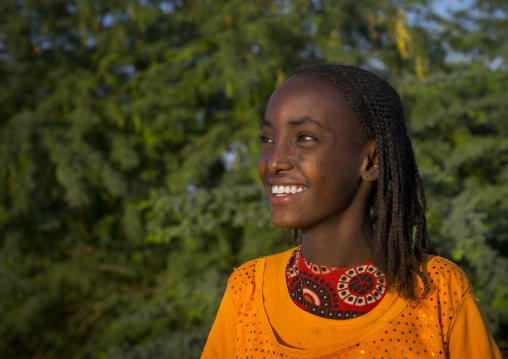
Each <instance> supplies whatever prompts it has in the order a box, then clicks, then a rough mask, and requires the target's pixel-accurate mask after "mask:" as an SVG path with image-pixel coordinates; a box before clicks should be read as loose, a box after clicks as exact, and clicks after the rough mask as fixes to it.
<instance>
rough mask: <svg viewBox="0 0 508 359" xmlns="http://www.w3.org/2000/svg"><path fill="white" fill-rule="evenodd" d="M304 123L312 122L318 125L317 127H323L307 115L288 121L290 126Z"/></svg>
mask: <svg viewBox="0 0 508 359" xmlns="http://www.w3.org/2000/svg"><path fill="white" fill-rule="evenodd" d="M304 123H312V124H314V125H318V126H319V127H321V128H323V126H322V125H321V124H320V123H319V121H316V120H313V119H312V118H310V117H309V116H303V117H300V118H297V119H295V120H291V121H289V124H290V125H292V126H299V125H303V124H304Z"/></svg>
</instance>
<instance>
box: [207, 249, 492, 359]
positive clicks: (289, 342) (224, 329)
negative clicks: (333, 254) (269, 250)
mask: <svg viewBox="0 0 508 359" xmlns="http://www.w3.org/2000/svg"><path fill="white" fill-rule="evenodd" d="M291 253H292V250H290V251H287V252H284V253H281V254H277V255H274V256H269V257H266V258H262V259H257V260H254V261H251V262H249V263H247V264H245V265H243V266H242V267H240V268H238V269H237V270H236V271H235V272H234V273H233V274H232V276H231V278H230V281H229V285H228V288H227V290H226V294H225V295H224V298H223V300H222V304H221V307H220V309H219V312H218V314H217V318H216V320H215V323H214V325H213V328H212V331H211V332H210V335H209V337H208V341H207V344H206V346H205V349H204V351H203V354H202V358H206V359H213V358H355V357H356V358H378V359H379V358H381V357H383V358H421V357H429V358H482V359H487V358H501V354H500V353H499V349H498V348H497V346H496V344H495V343H494V341H493V339H492V336H491V335H490V332H489V330H488V328H487V326H486V325H485V323H484V321H483V319H482V315H481V312H480V310H479V309H478V306H477V301H476V299H475V297H474V295H473V293H472V291H471V288H470V283H469V282H468V280H467V277H466V276H465V274H464V273H463V272H462V271H461V270H460V268H459V267H457V266H456V265H455V264H453V263H451V262H449V261H447V260H446V259H443V258H440V257H433V258H429V261H428V263H427V266H426V270H427V271H428V274H429V279H430V280H431V286H432V288H431V292H430V293H429V294H428V295H427V296H426V298H425V299H422V300H421V301H420V302H419V303H417V304H415V303H410V302H408V301H407V300H405V299H403V298H400V297H398V296H397V294H396V293H393V292H389V293H387V294H386V296H385V298H384V299H383V300H382V301H381V302H380V303H379V304H378V305H377V306H376V307H375V308H374V309H373V310H372V311H370V312H369V313H367V314H365V315H363V316H361V317H358V318H353V319H348V320H332V319H326V318H321V317H318V316H316V315H314V314H311V313H308V312H305V311H303V310H302V309H300V308H298V307H297V306H296V305H295V304H294V303H293V302H292V300H291V297H290V296H289V293H288V290H287V286H286V279H285V267H286V264H287V261H288V260H289V257H290V255H291Z"/></svg>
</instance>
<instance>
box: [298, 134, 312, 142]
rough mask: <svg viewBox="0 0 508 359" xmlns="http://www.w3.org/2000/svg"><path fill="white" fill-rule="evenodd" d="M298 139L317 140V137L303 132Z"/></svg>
mask: <svg viewBox="0 0 508 359" xmlns="http://www.w3.org/2000/svg"><path fill="white" fill-rule="evenodd" d="M298 140H299V141H314V140H316V137H314V136H311V135H308V134H305V133H302V134H300V135H298Z"/></svg>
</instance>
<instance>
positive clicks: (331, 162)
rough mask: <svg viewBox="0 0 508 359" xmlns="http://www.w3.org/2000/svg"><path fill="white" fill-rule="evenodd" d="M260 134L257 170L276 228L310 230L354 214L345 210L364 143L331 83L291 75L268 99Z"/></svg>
mask: <svg viewBox="0 0 508 359" xmlns="http://www.w3.org/2000/svg"><path fill="white" fill-rule="evenodd" d="M261 132H262V134H261V142H262V150H261V155H260V157H259V162H258V171H259V176H260V178H261V181H262V182H263V185H264V188H265V191H266V193H267V194H268V196H269V197H270V202H271V219H272V222H273V224H274V225H275V226H277V227H280V228H296V229H303V230H311V229H314V228H317V226H326V225H333V226H336V225H337V224H339V223H341V222H343V221H347V220H348V217H350V216H354V215H358V214H355V213H356V212H355V211H352V210H350V208H351V207H352V203H354V202H355V200H356V201H357V200H358V199H357V197H358V192H359V187H360V185H361V183H362V177H361V168H362V166H365V161H366V157H368V151H367V149H366V148H367V146H366V145H361V144H359V138H361V128H360V124H359V121H358V119H357V116H356V114H355V112H354V111H353V110H352V108H351V106H350V105H349V103H348V102H347V101H346V99H345V98H344V95H343V94H342V93H341V92H340V91H339V90H338V89H337V88H336V87H335V85H334V84H333V83H332V82H331V81H329V80H328V79H326V78H324V77H322V76H319V75H298V76H294V77H291V78H290V79H289V80H288V81H286V82H285V83H284V84H283V85H282V86H281V87H279V88H278V89H277V90H276V91H275V92H274V93H273V94H272V96H271V97H270V100H269V101H268V106H267V108H266V114H265V119H264V120H263V123H262V126H261ZM367 162H368V159H367Z"/></svg>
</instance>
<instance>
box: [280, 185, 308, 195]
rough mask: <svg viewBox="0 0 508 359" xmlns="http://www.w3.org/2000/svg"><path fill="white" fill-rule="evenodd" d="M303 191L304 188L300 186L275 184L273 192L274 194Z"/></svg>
mask: <svg viewBox="0 0 508 359" xmlns="http://www.w3.org/2000/svg"><path fill="white" fill-rule="evenodd" d="M297 192H303V188H298V187H297V186H273V187H272V193H273V194H289V193H293V194H294V193H297Z"/></svg>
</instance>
